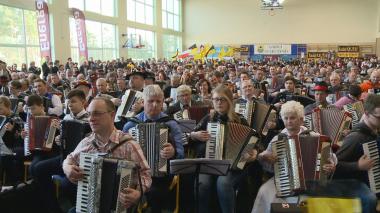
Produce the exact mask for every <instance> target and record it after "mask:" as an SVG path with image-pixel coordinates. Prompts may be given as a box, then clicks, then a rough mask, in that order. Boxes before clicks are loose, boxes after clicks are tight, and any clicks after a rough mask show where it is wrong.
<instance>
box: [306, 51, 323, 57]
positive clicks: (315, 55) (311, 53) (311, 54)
mask: <svg viewBox="0 0 380 213" xmlns="http://www.w3.org/2000/svg"><path fill="white" fill-rule="evenodd" d="M307 58H327V52H308V53H307Z"/></svg>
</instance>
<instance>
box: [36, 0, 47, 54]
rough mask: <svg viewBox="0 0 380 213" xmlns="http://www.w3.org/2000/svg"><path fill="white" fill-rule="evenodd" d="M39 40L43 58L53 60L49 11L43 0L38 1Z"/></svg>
mask: <svg viewBox="0 0 380 213" xmlns="http://www.w3.org/2000/svg"><path fill="white" fill-rule="evenodd" d="M36 11H37V27H38V38H39V41H40V52H41V58H44V57H46V56H49V58H51V43H50V24H49V9H48V6H47V4H46V2H44V1H43V0H37V1H36Z"/></svg>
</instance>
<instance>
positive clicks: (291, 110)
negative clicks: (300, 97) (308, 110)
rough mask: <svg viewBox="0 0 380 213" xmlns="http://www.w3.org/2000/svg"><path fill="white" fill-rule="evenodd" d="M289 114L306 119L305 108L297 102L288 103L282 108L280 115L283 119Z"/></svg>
mask: <svg viewBox="0 0 380 213" xmlns="http://www.w3.org/2000/svg"><path fill="white" fill-rule="evenodd" d="M289 114H296V115H297V117H299V118H303V117H304V107H303V106H302V104H301V103H300V102H297V101H288V102H286V103H284V104H283V105H282V106H281V111H280V115H281V117H282V118H283V117H285V116H286V115H289Z"/></svg>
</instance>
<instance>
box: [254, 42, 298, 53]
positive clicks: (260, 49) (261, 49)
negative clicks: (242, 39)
mask: <svg viewBox="0 0 380 213" xmlns="http://www.w3.org/2000/svg"><path fill="white" fill-rule="evenodd" d="M254 54H255V55H291V54H292V45H291V44H258V45H255V49H254Z"/></svg>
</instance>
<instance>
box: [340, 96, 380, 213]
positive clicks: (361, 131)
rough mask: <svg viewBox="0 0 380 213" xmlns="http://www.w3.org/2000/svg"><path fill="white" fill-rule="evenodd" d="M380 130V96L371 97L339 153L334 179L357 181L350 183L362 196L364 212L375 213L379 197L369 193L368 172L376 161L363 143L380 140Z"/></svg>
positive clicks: (368, 98) (366, 101) (365, 103)
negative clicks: (366, 150)
mask: <svg viewBox="0 0 380 213" xmlns="http://www.w3.org/2000/svg"><path fill="white" fill-rule="evenodd" d="M379 128H380V96H378V95H374V94H370V95H368V97H367V99H366V100H365V102H364V115H363V117H362V120H361V122H360V123H359V124H358V125H357V126H356V127H355V129H353V130H352V131H351V133H350V134H348V135H347V136H346V137H345V138H344V141H343V145H342V146H341V147H340V148H339V150H338V151H337V153H336V156H337V158H338V164H337V166H336V171H335V174H334V179H344V180H357V181H358V182H355V183H354V184H350V185H351V187H353V188H352V190H355V192H358V193H359V192H360V193H361V201H362V208H363V212H375V211H376V202H377V199H376V196H375V194H374V193H372V192H371V191H370V190H369V187H368V186H369V183H368V170H370V169H371V168H372V167H373V166H374V165H375V162H376V159H370V158H369V156H367V155H365V154H364V153H363V148H362V144H363V143H366V142H370V141H373V140H376V139H378V137H379V134H378V130H379Z"/></svg>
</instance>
